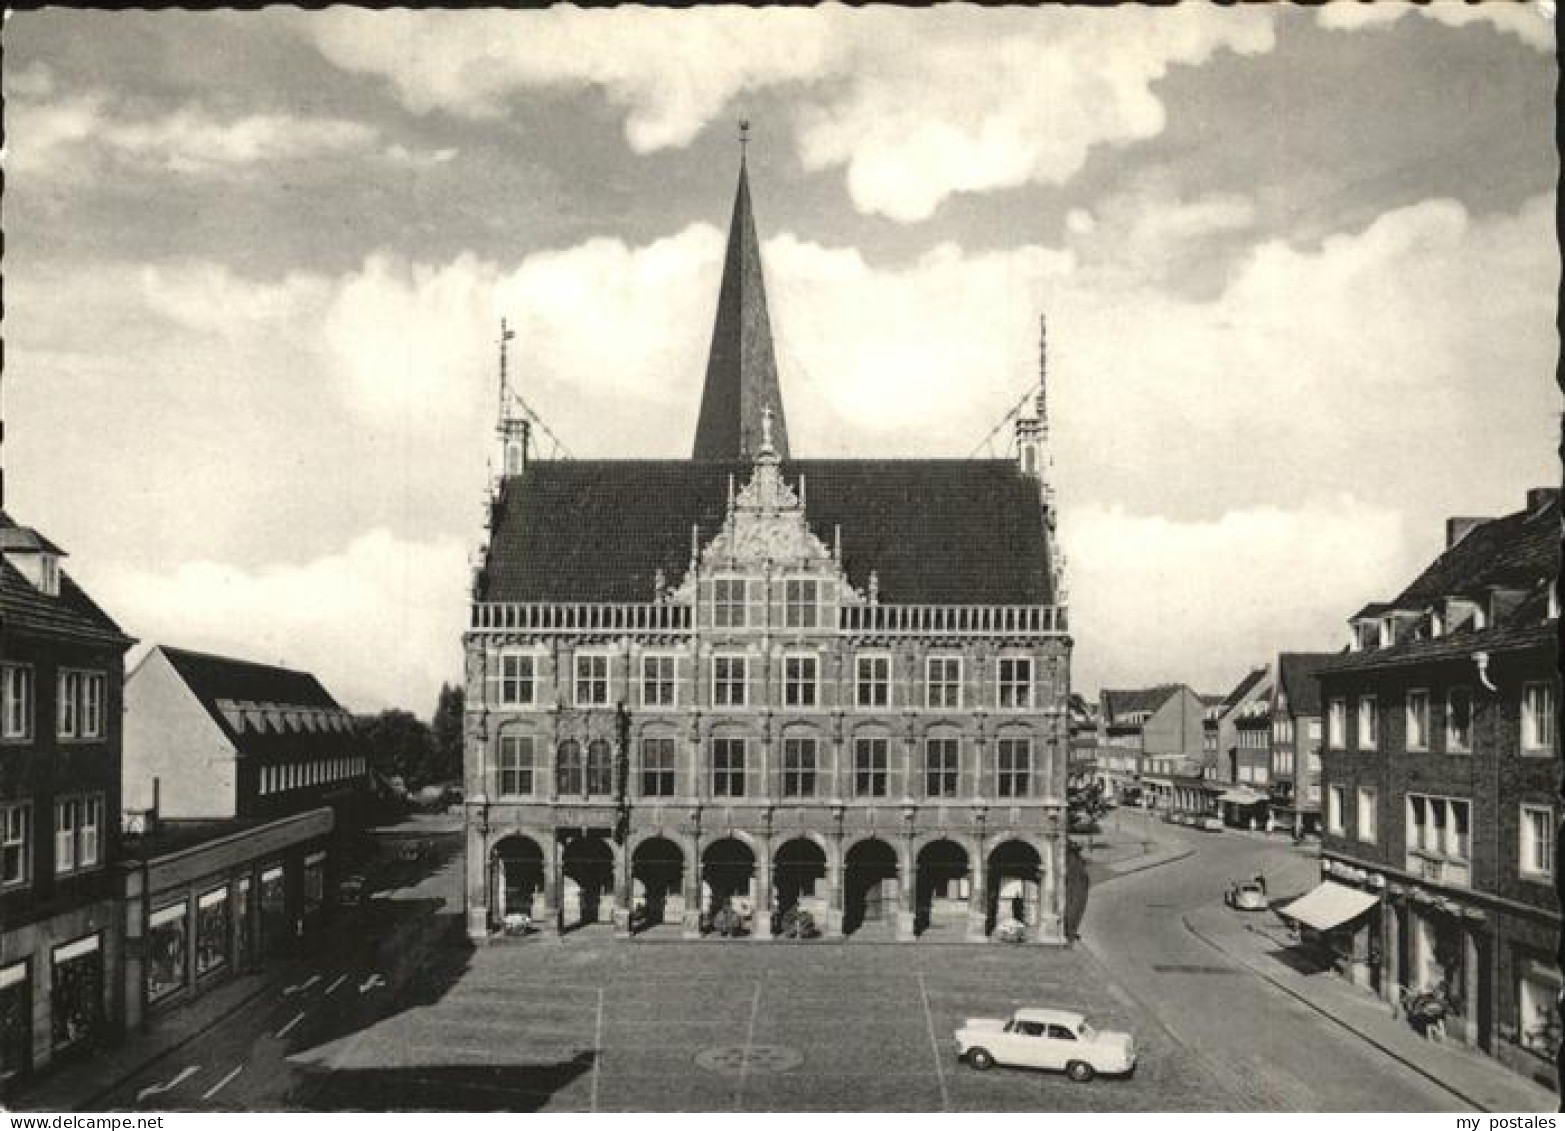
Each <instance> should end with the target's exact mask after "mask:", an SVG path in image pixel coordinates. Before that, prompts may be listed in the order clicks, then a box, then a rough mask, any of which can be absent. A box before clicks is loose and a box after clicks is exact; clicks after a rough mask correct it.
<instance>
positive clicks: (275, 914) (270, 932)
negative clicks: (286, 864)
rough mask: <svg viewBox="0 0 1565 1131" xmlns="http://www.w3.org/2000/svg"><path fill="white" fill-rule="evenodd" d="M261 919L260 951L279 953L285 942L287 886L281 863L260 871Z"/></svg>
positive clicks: (264, 953)
mask: <svg viewBox="0 0 1565 1131" xmlns="http://www.w3.org/2000/svg"><path fill="white" fill-rule="evenodd" d="M259 898H260V920H261V953H262V954H263V955H274V954H280V953H281V952H282V949H283V947H284V946H285V945H286V943H287V939H288V935H289V930H288V886H287V883H286V882H285V880H284V877H283V869H282V866H281V865H278V866H276V867H273V868H268V869H266V870H265V871H263V872H262V873H261V885H260V889H259Z"/></svg>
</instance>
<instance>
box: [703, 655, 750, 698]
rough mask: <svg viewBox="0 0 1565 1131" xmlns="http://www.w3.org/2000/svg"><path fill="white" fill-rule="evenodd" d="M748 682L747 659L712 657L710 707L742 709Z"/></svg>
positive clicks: (740, 657) (748, 666)
mask: <svg viewBox="0 0 1565 1131" xmlns="http://www.w3.org/2000/svg"><path fill="white" fill-rule="evenodd" d="M749 682H750V661H749V659H748V658H747V657H745V656H713V657H712V706H714V707H743V706H744V705H745V702H746V698H747V695H746V692H747V690H748V687H749Z"/></svg>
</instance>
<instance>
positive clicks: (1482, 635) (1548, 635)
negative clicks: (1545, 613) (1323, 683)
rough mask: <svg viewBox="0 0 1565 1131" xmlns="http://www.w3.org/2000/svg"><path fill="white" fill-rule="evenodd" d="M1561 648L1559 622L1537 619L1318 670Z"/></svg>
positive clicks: (1414, 643)
mask: <svg viewBox="0 0 1565 1131" xmlns="http://www.w3.org/2000/svg"><path fill="white" fill-rule="evenodd" d="M1535 611H1536V610H1535ZM1558 646H1559V625H1558V622H1557V621H1552V620H1551V621H1543V620H1539V619H1535V620H1533V622H1532V623H1530V624H1522V623H1515V622H1513V623H1510V624H1505V625H1501V626H1499V627H1496V628H1485V629H1480V630H1479V631H1477V632H1456V633H1452V634H1451V635H1449V636H1436V637H1434V638H1432V639H1431V638H1425V639H1422V640H1407V641H1403V642H1402V643H1400V644H1393V645H1390V646H1389V647H1386V648H1370V649H1366V650H1365V651H1362V652H1339V653H1337V654H1335V655H1333V656H1332V657H1331V659H1329V660H1327V661H1326V662H1325V663H1324V664H1322V665H1321V666H1320V668H1319V669H1318V670H1319V671H1320V672H1321V673H1323V674H1330V673H1334V672H1346V671H1363V670H1367V669H1370V668H1391V667H1399V666H1401V665H1403V664H1418V663H1434V662H1437V661H1441V660H1459V659H1466V658H1467V657H1470V656H1472V655H1473V654H1474V653H1475V652H1488V653H1490V654H1491V655H1498V654H1500V653H1502V652H1524V651H1528V650H1530V649H1533V648H1549V649H1557V648H1558Z"/></svg>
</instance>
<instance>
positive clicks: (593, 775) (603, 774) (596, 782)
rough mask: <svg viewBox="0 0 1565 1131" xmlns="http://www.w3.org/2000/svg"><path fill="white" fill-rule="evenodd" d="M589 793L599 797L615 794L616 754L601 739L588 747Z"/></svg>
mask: <svg viewBox="0 0 1565 1131" xmlns="http://www.w3.org/2000/svg"><path fill="white" fill-rule="evenodd" d="M587 792H588V793H589V794H591V795H593V796H599V797H602V796H607V795H608V794H611V793H613V792H614V753H613V749H612V748H611V747H610V746H609V744H608V742H607V741H606V740H604V739H601V738H596V739H593V740H592V742H591V743H589V744H588V746H587Z"/></svg>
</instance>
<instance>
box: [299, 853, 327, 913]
mask: <svg viewBox="0 0 1565 1131" xmlns="http://www.w3.org/2000/svg"><path fill="white" fill-rule="evenodd" d="M301 880H302V882H301V884H300V885H299V894H300V897H301V898H300V908H299V911H300V914H301V915H302V916H303V917H304V919H305V921H306V922H307V923H311V924H313V922H314V921H315V919H316V917H317V916H319V915H320V912H321V908H322V907H324V906H325V905H326V853H324V852H312V853H310V855H308V856H306V857H305V858H304V872H303V874H302V876H301Z"/></svg>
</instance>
